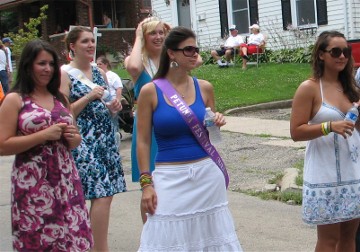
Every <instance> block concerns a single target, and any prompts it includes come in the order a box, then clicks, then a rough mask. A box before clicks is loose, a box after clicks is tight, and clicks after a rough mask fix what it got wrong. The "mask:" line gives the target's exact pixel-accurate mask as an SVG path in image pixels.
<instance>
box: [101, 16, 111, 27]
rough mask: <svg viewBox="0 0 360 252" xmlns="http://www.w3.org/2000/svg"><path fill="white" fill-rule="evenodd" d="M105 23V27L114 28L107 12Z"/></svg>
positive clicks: (104, 18) (104, 17)
mask: <svg viewBox="0 0 360 252" xmlns="http://www.w3.org/2000/svg"><path fill="white" fill-rule="evenodd" d="M103 25H105V28H113V27H112V22H111V18H109V16H108V15H107V14H106V13H104V14H103Z"/></svg>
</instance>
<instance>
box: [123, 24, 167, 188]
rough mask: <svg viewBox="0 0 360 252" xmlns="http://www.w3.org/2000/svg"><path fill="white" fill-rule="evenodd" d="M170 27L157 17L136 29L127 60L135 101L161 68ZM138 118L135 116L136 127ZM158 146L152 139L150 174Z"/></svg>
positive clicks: (134, 163) (133, 167) (133, 164)
mask: <svg viewBox="0 0 360 252" xmlns="http://www.w3.org/2000/svg"><path fill="white" fill-rule="evenodd" d="M169 30H170V26H169V25H168V24H166V23H164V22H162V21H161V20H159V19H158V18H156V17H148V18H145V19H144V20H143V21H142V22H140V23H139V25H138V27H137V28H136V37H135V43H134V46H133V49H132V51H131V53H130V55H129V56H128V57H126V59H125V67H126V70H127V71H128V72H129V74H130V76H131V78H132V80H133V82H134V85H135V87H134V92H135V99H137V98H138V96H139V93H140V90H141V88H142V87H143V86H144V85H145V84H146V83H148V82H150V81H151V79H152V78H153V77H154V75H155V74H156V72H157V70H158V68H159V62H160V53H161V49H162V46H163V43H164V39H165V36H166V34H167V33H168V31H169ZM136 120H137V117H136V116H135V121H134V125H136ZM136 133H137V128H136V126H135V127H134V130H133V137H132V146H131V170H132V181H133V182H137V181H139V177H140V175H139V167H138V162H137V155H136V136H137V134H136ZM156 152H157V145H156V141H155V138H154V136H153V137H152V146H151V161H150V164H149V165H150V166H149V168H150V172H151V171H153V170H154V168H155V161H154V160H155V155H156Z"/></svg>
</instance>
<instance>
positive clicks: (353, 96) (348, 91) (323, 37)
mask: <svg viewBox="0 0 360 252" xmlns="http://www.w3.org/2000/svg"><path fill="white" fill-rule="evenodd" d="M335 37H340V38H343V39H345V36H344V34H342V33H341V32H338V31H324V32H322V33H321V34H320V35H319V37H318V38H317V40H316V43H315V46H314V49H313V52H312V70H313V78H314V79H316V80H319V79H320V78H321V77H322V76H323V75H324V68H325V66H324V61H323V60H322V59H320V57H319V55H320V52H324V50H326V47H328V45H329V42H330V39H332V38H335ZM345 40H346V39H345ZM353 66H354V59H353V58H352V57H350V58H349V60H348V62H347V64H346V66H345V68H344V69H343V70H342V71H341V72H340V73H339V81H340V83H341V86H342V88H343V90H344V94H345V95H346V96H347V97H348V98H349V100H350V101H351V102H357V101H358V100H359V93H358V92H357V91H356V88H355V79H354V74H353V71H354V69H353Z"/></svg>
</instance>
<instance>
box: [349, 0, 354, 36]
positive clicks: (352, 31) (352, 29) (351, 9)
mask: <svg viewBox="0 0 360 252" xmlns="http://www.w3.org/2000/svg"><path fill="white" fill-rule="evenodd" d="M352 2H353V1H352V0H350V3H349V19H350V39H353V38H354V21H355V20H353V18H354V16H353V10H355V9H353V8H352Z"/></svg>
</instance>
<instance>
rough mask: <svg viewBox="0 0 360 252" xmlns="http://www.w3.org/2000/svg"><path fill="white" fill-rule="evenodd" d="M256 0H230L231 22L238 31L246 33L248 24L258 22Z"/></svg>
mask: <svg viewBox="0 0 360 252" xmlns="http://www.w3.org/2000/svg"><path fill="white" fill-rule="evenodd" d="M257 2H258V1H257V0H232V2H231V3H232V14H233V23H234V24H235V25H236V26H237V28H238V30H239V33H248V32H249V26H250V25H252V24H257V23H259V17H258V3H257Z"/></svg>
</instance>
